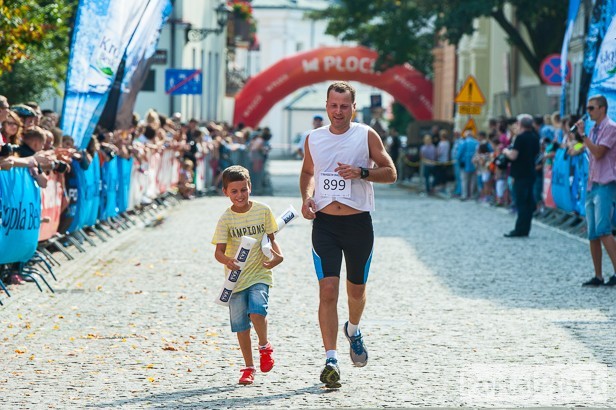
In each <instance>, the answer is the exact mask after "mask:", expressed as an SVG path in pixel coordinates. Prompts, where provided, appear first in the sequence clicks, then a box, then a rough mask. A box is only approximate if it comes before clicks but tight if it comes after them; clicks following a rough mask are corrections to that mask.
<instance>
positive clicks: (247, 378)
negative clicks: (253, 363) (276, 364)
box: [239, 367, 257, 385]
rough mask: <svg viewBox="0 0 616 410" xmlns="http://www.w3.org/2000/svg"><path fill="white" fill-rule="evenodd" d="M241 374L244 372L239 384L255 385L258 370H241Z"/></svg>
mask: <svg viewBox="0 0 616 410" xmlns="http://www.w3.org/2000/svg"><path fill="white" fill-rule="evenodd" d="M240 372H242V375H241V376H240V381H239V384H244V385H246V384H253V383H254V381H255V373H256V372H257V370H256V369H254V368H252V367H246V368H245V369H242V370H240Z"/></svg>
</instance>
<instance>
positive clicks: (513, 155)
mask: <svg viewBox="0 0 616 410" xmlns="http://www.w3.org/2000/svg"><path fill="white" fill-rule="evenodd" d="M517 120H518V123H517V125H518V131H519V134H518V135H517V136H516V137H515V140H514V142H513V146H511V147H509V148H505V150H503V153H504V154H505V156H506V157H507V158H509V160H510V161H511V177H512V178H513V190H514V192H515V205H516V208H517V211H518V217H517V219H516V221H515V229H514V230H513V231H511V232H509V233H506V234H505V237H506V238H515V237H524V236H528V234H529V233H530V225H531V220H532V218H533V212H534V211H535V203H536V200H535V198H534V197H533V185H534V183H535V160H536V158H537V155H539V134H537V132H536V131H535V129H534V128H533V117H532V116H531V115H529V114H520V115H518V118H517Z"/></svg>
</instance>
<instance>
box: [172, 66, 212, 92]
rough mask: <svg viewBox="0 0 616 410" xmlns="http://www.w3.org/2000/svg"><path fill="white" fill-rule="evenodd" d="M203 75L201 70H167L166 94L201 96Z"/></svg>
mask: <svg viewBox="0 0 616 410" xmlns="http://www.w3.org/2000/svg"><path fill="white" fill-rule="evenodd" d="M202 89H203V75H202V72H201V70H178V69H167V70H165V92H166V93H167V94H170V95H183V94H201V92H202Z"/></svg>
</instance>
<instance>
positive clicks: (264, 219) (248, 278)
mask: <svg viewBox="0 0 616 410" xmlns="http://www.w3.org/2000/svg"><path fill="white" fill-rule="evenodd" d="M250 202H251V204H252V206H251V208H250V210H248V212H244V213H237V212H234V211H232V210H231V208H230V207H229V208H228V209H227V210H226V211H225V213H224V214H222V216H221V217H220V219H219V220H218V225H216V232H215V233H214V238H212V244H214V245H217V244H219V243H224V244H226V245H227V249H226V250H225V255H227V256H228V257H230V258H233V257H234V256H235V252H237V249H238V248H239V246H240V242H241V240H242V236H250V237H251V238H254V239H256V240H257V243H256V244H255V246H253V248H252V249H251V250H250V253H249V254H248V259H247V260H246V265H245V266H244V269H242V273H241V274H240V278H239V279H238V281H237V284H236V285H235V289H234V290H233V292H234V293H235V292H241V291H242V290H244V289H247V288H249V287H250V286H252V285H254V284H255V283H265V284H266V285H269V286H272V283H273V281H272V271H271V270H269V269H266V268H265V267H263V262H264V261H266V260H267V259H266V258H265V255H264V254H263V252H262V251H261V239H262V238H263V235H266V234H271V233H274V232H276V231H277V230H278V227H277V224H276V219H275V218H274V214H273V213H272V210H271V209H270V207H269V206H267V205H265V204H262V203H260V202H255V201H250ZM226 271H227V268H226V267H225V274H226Z"/></svg>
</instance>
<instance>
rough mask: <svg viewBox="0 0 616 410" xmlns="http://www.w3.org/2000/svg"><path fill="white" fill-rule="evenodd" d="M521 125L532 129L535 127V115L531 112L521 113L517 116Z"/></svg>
mask: <svg viewBox="0 0 616 410" xmlns="http://www.w3.org/2000/svg"><path fill="white" fill-rule="evenodd" d="M516 119H517V120H518V122H519V123H520V126H521V127H522V128H524V129H527V130H529V129H532V128H533V116H532V115H530V114H520V115H518V116H517V117H516Z"/></svg>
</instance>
